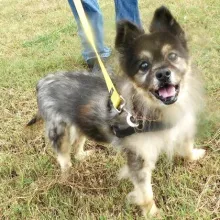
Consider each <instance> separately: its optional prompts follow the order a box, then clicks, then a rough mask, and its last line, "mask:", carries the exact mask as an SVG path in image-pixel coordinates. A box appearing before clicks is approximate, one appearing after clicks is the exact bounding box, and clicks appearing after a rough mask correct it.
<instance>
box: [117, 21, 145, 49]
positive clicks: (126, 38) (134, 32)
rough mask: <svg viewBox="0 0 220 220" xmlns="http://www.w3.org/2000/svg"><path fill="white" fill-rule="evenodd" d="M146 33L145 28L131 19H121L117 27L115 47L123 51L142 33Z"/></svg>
mask: <svg viewBox="0 0 220 220" xmlns="http://www.w3.org/2000/svg"><path fill="white" fill-rule="evenodd" d="M143 34H144V30H143V29H140V28H138V27H137V26H136V25H135V24H133V23H131V22H130V21H126V20H124V21H119V22H118V23H117V29H116V39H115V48H116V49H117V50H118V51H122V50H124V49H126V48H129V46H130V45H131V44H132V42H133V41H134V40H135V39H136V38H137V37H138V36H140V35H143Z"/></svg>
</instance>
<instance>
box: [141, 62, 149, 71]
mask: <svg viewBox="0 0 220 220" xmlns="http://www.w3.org/2000/svg"><path fill="white" fill-rule="evenodd" d="M139 69H140V70H141V71H143V72H146V71H147V70H148V69H149V64H148V63H147V62H146V61H144V62H142V63H141V64H140V66H139Z"/></svg>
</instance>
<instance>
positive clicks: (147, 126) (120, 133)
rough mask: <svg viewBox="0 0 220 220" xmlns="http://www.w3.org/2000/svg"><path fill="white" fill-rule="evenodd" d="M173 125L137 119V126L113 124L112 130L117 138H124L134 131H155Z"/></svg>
mask: <svg viewBox="0 0 220 220" xmlns="http://www.w3.org/2000/svg"><path fill="white" fill-rule="evenodd" d="M172 127H173V125H171V124H168V123H164V122H162V121H144V122H143V121H139V126H138V127H136V128H135V127H121V126H120V125H113V126H112V127H111V129H112V132H113V133H114V135H115V136H116V137H118V138H124V137H127V136H130V135H132V134H135V133H145V132H157V131H163V130H167V129H170V128H172Z"/></svg>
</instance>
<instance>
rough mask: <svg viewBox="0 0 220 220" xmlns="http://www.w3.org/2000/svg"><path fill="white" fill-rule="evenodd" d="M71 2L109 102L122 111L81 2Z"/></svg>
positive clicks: (118, 97) (79, 0)
mask: <svg viewBox="0 0 220 220" xmlns="http://www.w3.org/2000/svg"><path fill="white" fill-rule="evenodd" d="M73 1H74V4H75V6H76V10H77V13H78V15H79V18H80V21H81V24H82V27H83V29H84V32H85V34H86V36H87V38H88V41H89V42H90V44H91V46H92V48H93V50H94V51H95V54H96V56H97V59H98V62H99V65H100V68H101V70H102V73H103V76H104V79H105V82H106V85H107V88H108V91H109V92H111V102H112V104H113V106H114V108H115V109H116V110H118V111H120V112H121V109H122V108H121V101H122V100H121V97H120V95H119V94H118V92H117V90H116V89H115V87H114V84H113V83H112V80H111V78H110V77H109V74H108V72H107V70H106V68H105V66H104V64H103V62H102V60H101V58H100V56H99V54H98V51H97V49H96V46H95V41H94V38H93V34H92V30H91V27H90V25H89V22H88V19H87V17H86V15H85V11H84V9H83V6H82V2H81V0H73Z"/></svg>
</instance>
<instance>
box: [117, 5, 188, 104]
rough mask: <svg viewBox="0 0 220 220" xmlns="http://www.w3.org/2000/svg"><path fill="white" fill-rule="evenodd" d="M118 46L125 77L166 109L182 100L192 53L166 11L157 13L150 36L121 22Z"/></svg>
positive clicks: (163, 8)
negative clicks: (180, 98) (189, 55)
mask: <svg viewBox="0 0 220 220" xmlns="http://www.w3.org/2000/svg"><path fill="white" fill-rule="evenodd" d="M115 46H116V49H117V50H118V51H119V53H120V55H121V56H120V62H121V67H122V69H123V71H124V73H125V74H127V75H128V76H129V77H130V78H131V79H132V80H133V82H134V84H135V86H137V87H138V88H140V89H141V90H143V92H144V93H145V95H146V96H147V97H149V98H150V99H151V100H152V101H154V102H157V104H163V105H169V104H173V103H175V102H176V101H177V100H178V95H179V92H181V86H182V84H183V80H184V76H185V74H186V72H187V70H188V68H189V59H188V49H187V43H186V39H185V33H184V31H183V29H182V28H181V27H180V25H179V24H178V23H177V21H176V20H175V19H174V18H173V16H172V14H171V13H170V11H169V10H168V9H167V8H166V7H163V6H162V7H160V8H158V9H157V10H156V11H155V14H154V17H153V20H152V22H151V25H150V34H145V33H144V31H143V30H142V29H140V28H138V27H137V26H135V25H134V24H132V23H130V22H128V21H121V22H119V23H118V25H117V36H116V41H115Z"/></svg>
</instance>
